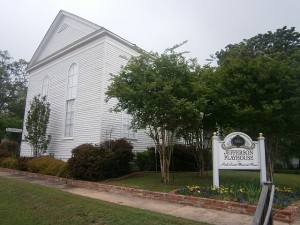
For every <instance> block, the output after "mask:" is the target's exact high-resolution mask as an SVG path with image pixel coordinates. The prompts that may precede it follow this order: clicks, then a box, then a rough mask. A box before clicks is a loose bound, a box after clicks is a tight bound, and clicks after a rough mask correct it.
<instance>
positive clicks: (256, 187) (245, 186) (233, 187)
mask: <svg viewBox="0 0 300 225" xmlns="http://www.w3.org/2000/svg"><path fill="white" fill-rule="evenodd" d="M299 191H300V190H299V188H298V189H295V190H293V189H292V188H286V187H276V190H275V195H274V202H273V203H274V204H273V207H274V208H277V209H283V208H285V207H287V206H289V205H292V204H293V203H295V202H297V201H298V200H299V199H300V192H299ZM260 192H261V185H260V184H259V183H256V184H253V183H238V182H235V183H231V184H228V185H224V186H220V187H219V188H214V187H212V186H206V187H203V186H197V185H191V186H187V187H186V188H182V189H179V190H177V191H176V193H177V194H181V195H191V196H197V197H203V198H212V199H219V200H226V201H235V202H241V203H246V204H254V205H257V204H258V200H259V197H260Z"/></svg>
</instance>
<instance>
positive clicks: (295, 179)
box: [102, 170, 300, 192]
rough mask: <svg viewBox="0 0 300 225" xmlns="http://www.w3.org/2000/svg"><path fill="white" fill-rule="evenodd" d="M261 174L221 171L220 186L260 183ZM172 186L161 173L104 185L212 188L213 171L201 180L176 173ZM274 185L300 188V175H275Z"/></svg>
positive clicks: (142, 187) (156, 187)
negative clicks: (166, 182)
mask: <svg viewBox="0 0 300 225" xmlns="http://www.w3.org/2000/svg"><path fill="white" fill-rule="evenodd" d="M259 179H260V178H259V172H256V171H233V170H221V171H220V185H226V184H228V183H249V182H250V183H258V182H259ZM170 180H171V182H170V184H164V183H163V182H161V178H160V172H157V173H156V172H145V173H138V174H136V175H133V176H129V177H127V178H124V179H117V180H111V181H106V182H102V183H106V184H112V185H119V186H125V187H133V188H139V189H146V190H151V191H160V192H170V191H172V190H178V189H181V188H184V187H186V186H188V185H198V186H212V185H213V181H212V180H213V178H212V173H211V171H210V172H208V174H207V176H206V177H204V178H201V177H199V176H197V173H193V172H190V173H188V172H182V173H179V172H176V173H174V181H173V173H172V172H171V174H170ZM274 183H275V185H276V186H282V187H283V186H285V187H298V188H299V187H300V175H299V174H275V178H274Z"/></svg>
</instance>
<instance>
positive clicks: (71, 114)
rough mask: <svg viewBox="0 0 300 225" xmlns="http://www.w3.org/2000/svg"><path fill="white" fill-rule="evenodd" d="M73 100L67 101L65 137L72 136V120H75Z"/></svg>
mask: <svg viewBox="0 0 300 225" xmlns="http://www.w3.org/2000/svg"><path fill="white" fill-rule="evenodd" d="M74 114H75V100H74V99H72V100H68V101H67V110H66V122H65V137H73V134H74V118H75V115H74Z"/></svg>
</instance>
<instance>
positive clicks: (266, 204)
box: [253, 182, 275, 225]
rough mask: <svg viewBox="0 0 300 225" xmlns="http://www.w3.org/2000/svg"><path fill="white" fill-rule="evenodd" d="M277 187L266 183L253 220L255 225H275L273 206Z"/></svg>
mask: <svg viewBox="0 0 300 225" xmlns="http://www.w3.org/2000/svg"><path fill="white" fill-rule="evenodd" d="M274 193H275V185H272V183H271V182H265V183H264V185H263V187H262V190H261V194H260V197H259V201H258V205H257V208H256V211H255V214H254V218H253V225H273V217H272V205H273V199H274Z"/></svg>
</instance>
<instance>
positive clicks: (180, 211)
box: [0, 172, 300, 225]
mask: <svg viewBox="0 0 300 225" xmlns="http://www.w3.org/2000/svg"><path fill="white" fill-rule="evenodd" d="M0 176H2V177H7V178H10V179H16V180H22V181H26V182H30V183H35V184H38V185H42V186H46V187H51V188H56V189H60V190H61V191H65V192H69V193H72V194H76V195H81V196H86V197H90V198H94V199H99V200H102V201H107V202H112V203H115V204H119V205H126V206H131V207H135V208H139V209H145V210H149V211H153V212H159V213H164V214H168V215H171V216H175V217H182V218H186V219H190V220H195V221H201V222H207V223H210V224H216V225H251V224H252V219H253V217H252V216H248V215H241V214H234V213H227V212H223V211H217V210H209V209H203V208H196V207H192V206H183V205H179V204H175V203H168V202H164V201H157V200H150V199H143V198H138V197H131V196H125V195H118V194H114V193H109V192H99V191H95V190H90V189H85V188H77V187H72V186H70V185H65V184H58V183H54V182H49V181H47V180H39V179H36V178H29V177H26V176H20V175H14V174H11V173H7V172H0ZM274 224H275V225H288V224H287V223H282V222H277V221H275V222H274ZM292 225H300V219H299V220H298V219H297V220H296V221H295V222H294V223H293V224H292Z"/></svg>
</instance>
